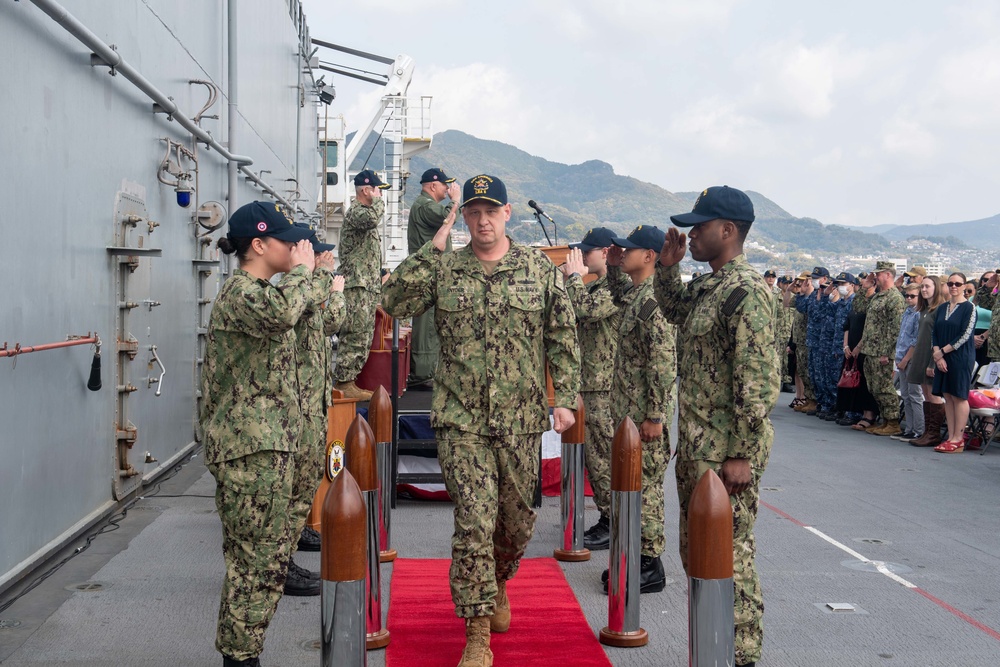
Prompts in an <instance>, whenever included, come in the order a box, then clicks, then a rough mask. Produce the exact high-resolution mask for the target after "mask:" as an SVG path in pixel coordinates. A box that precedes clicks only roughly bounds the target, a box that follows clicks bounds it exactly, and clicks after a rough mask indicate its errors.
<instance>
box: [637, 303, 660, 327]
mask: <svg viewBox="0 0 1000 667" xmlns="http://www.w3.org/2000/svg"><path fill="white" fill-rule="evenodd" d="M656 308H657V306H656V299H646V303H644V304H642V308H640V309H639V319H640V320H642V321H643V322H645V321H646V320H648V319H649V318H650V317H652V316H653V313H654V312H656Z"/></svg>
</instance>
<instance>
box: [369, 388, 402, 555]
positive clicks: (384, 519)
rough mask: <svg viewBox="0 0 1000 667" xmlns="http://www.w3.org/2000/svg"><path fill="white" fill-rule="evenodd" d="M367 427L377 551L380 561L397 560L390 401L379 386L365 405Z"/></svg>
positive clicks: (385, 392)
mask: <svg viewBox="0 0 1000 667" xmlns="http://www.w3.org/2000/svg"><path fill="white" fill-rule="evenodd" d="M368 423H369V424H370V425H371V427H372V431H373V432H374V434H375V453H376V455H377V459H378V503H377V504H378V510H379V513H378V519H379V523H378V549H379V554H378V558H379V561H380V562H382V563H389V562H391V561H394V560H396V550H395V549H393V548H392V487H393V482H394V480H393V475H392V399H390V398H389V392H387V391H386V390H385V387H383V386H381V385H379V387H378V389H376V390H375V393H374V394H372V397H371V400H370V401H368Z"/></svg>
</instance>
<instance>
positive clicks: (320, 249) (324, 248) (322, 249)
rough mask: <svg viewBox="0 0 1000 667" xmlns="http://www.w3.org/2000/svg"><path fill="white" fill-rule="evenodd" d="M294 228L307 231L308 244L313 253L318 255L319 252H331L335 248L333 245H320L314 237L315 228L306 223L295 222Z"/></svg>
mask: <svg viewBox="0 0 1000 667" xmlns="http://www.w3.org/2000/svg"><path fill="white" fill-rule="evenodd" d="M295 226H296V227H300V228H302V229H308V230H309V242H310V243H312V246H313V252H315V253H317V254H319V253H321V252H326V251H328V250H333V249H334V248H336V247H337V246H336V245H334V244H333V243H320V242H319V238H318V237H317V236H316V228H315V227H313V226H312V225H310V224H309V223H308V222H296V223H295Z"/></svg>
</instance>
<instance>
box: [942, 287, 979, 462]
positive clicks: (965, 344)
mask: <svg viewBox="0 0 1000 667" xmlns="http://www.w3.org/2000/svg"><path fill="white" fill-rule="evenodd" d="M965 282H966V279H965V275H964V274H962V273H953V274H951V275H950V276H948V282H947V285H948V293H949V295H950V296H951V300H950V301H948V302H947V303H946V304H944V305H942V306H941V307H939V308H938V309H937V314H936V315H935V316H934V330H933V331H932V332H931V345H932V350H933V352H932V353H931V358H932V359H933V360H934V386H933V387H932V388H931V391H932V392H933V393H934V395H935V396H944V414H945V419H946V421H947V424H948V440H947V441H945V442H942V443H941V444H940V445H938V446H937V447H935V448H934V451H936V452H942V453H944V454H957V453H959V452H962V451H965V440H964V439H963V435H964V432H965V424H966V422H968V420H969V400H968V398H969V388H970V387H971V385H972V366H973V363H974V362H975V354H976V348H975V343H974V342H973V338H972V335H973V331H974V330H975V327H976V307H975V306H973V305H972V302H971V301H968V300H967V299H966V298H965V293H964V291H963V290H964V288H965Z"/></svg>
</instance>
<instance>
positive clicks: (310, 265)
mask: <svg viewBox="0 0 1000 667" xmlns="http://www.w3.org/2000/svg"><path fill="white" fill-rule="evenodd" d="M291 254H292V268H295V267H296V266H299V265H300V264H301V265H303V266H305V267H306V268H307V269H309V270H310V271H312V270H314V269H315V268H316V253H315V252H313V247H312V243H310V242H309V241H299V242H298V243H296V244H295V245H293V246H292V250H291Z"/></svg>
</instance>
